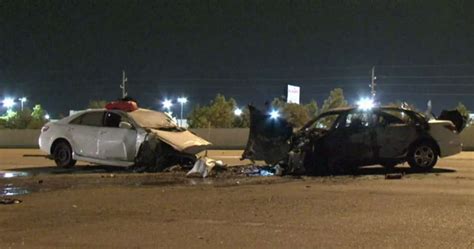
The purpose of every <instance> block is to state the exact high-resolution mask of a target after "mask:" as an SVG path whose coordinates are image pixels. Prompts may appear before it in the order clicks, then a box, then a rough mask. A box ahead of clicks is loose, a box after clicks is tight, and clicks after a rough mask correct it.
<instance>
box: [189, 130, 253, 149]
mask: <svg viewBox="0 0 474 249" xmlns="http://www.w3.org/2000/svg"><path fill="white" fill-rule="evenodd" d="M191 131H192V132H194V133H196V134H197V135H198V136H200V137H202V138H204V139H206V140H207V141H209V142H211V143H212V144H213V146H212V147H211V148H215V149H244V148H245V145H247V140H248V137H249V129H242V128H235V129H219V128H215V129H191Z"/></svg>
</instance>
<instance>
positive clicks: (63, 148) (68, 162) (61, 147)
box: [53, 141, 76, 168]
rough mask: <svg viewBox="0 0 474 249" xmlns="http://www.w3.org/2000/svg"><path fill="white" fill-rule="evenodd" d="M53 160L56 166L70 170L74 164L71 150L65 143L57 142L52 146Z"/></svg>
mask: <svg viewBox="0 0 474 249" xmlns="http://www.w3.org/2000/svg"><path fill="white" fill-rule="evenodd" d="M53 158H54V162H55V163H56V165H57V166H58V167H61V168H71V167H73V166H74V165H75V164H76V160H74V159H73V158H72V148H71V146H70V145H69V143H68V142H65V141H59V142H58V143H57V144H56V145H55V146H54V150H53Z"/></svg>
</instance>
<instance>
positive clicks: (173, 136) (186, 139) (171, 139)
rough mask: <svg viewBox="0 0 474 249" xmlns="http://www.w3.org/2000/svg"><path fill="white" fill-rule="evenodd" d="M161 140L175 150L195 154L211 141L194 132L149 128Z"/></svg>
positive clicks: (205, 147) (206, 146)
mask: <svg viewBox="0 0 474 249" xmlns="http://www.w3.org/2000/svg"><path fill="white" fill-rule="evenodd" d="M150 131H151V132H152V133H153V134H155V135H156V136H157V137H158V138H159V139H160V140H161V141H163V142H165V143H167V144H169V145H170V146H171V147H173V148H174V149H175V150H177V151H179V152H184V153H188V154H197V153H199V152H201V151H204V150H206V149H207V148H208V147H209V146H210V145H211V143H210V142H208V141H207V140H205V139H203V138H201V137H199V136H197V135H195V134H194V133H192V132H190V131H188V130H183V131H165V130H158V129H150Z"/></svg>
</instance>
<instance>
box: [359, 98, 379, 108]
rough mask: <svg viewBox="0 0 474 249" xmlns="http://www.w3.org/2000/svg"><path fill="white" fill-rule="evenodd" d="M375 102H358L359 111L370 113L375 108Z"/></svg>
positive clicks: (365, 99) (369, 99) (368, 100)
mask: <svg viewBox="0 0 474 249" xmlns="http://www.w3.org/2000/svg"><path fill="white" fill-rule="evenodd" d="M374 105H375V104H374V100H373V99H371V98H362V99H360V100H359V101H357V106H358V108H359V109H361V110H363V111H368V110H370V109H372V108H374Z"/></svg>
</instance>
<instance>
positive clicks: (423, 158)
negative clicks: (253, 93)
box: [415, 146, 435, 167]
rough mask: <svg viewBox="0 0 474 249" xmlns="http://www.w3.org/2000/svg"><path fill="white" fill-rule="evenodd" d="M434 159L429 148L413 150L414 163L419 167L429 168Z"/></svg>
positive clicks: (421, 147)
mask: <svg viewBox="0 0 474 249" xmlns="http://www.w3.org/2000/svg"><path fill="white" fill-rule="evenodd" d="M434 159H435V153H434V151H433V149H431V147H429V146H420V147H418V148H417V149H416V150H415V162H416V164H418V165H419V166H421V167H427V166H429V165H430V164H431V163H432V162H433V160H434Z"/></svg>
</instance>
